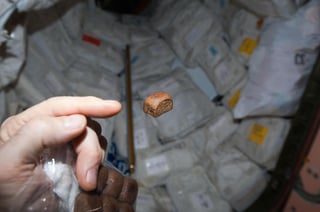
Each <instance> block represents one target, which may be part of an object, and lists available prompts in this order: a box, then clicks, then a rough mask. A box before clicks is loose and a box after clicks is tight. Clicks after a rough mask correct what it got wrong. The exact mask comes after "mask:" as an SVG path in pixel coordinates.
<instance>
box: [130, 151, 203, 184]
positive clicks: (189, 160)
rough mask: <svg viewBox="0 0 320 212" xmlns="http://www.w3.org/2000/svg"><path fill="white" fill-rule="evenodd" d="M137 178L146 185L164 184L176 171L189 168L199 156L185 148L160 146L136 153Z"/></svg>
mask: <svg viewBox="0 0 320 212" xmlns="http://www.w3.org/2000/svg"><path fill="white" fill-rule="evenodd" d="M136 159H137V160H136V170H135V173H134V177H135V179H137V181H138V182H139V183H140V184H142V185H143V186H145V187H148V188H150V187H154V186H159V185H164V183H165V180H166V179H167V178H168V177H169V176H170V175H172V174H173V173H175V172H180V171H182V170H185V169H186V170H189V169H190V168H191V167H193V166H194V164H195V163H196V162H197V160H198V158H197V156H196V155H195V154H194V153H193V152H192V151H190V150H188V149H184V148H179V147H175V148H169V149H168V148H167V147H165V146H164V147H161V146H160V147H158V148H155V149H153V150H150V151H146V152H144V153H143V154H142V153H140V154H138V155H136Z"/></svg>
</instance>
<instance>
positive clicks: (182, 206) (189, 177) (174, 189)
mask: <svg viewBox="0 0 320 212" xmlns="http://www.w3.org/2000/svg"><path fill="white" fill-rule="evenodd" d="M166 187H167V190H168V193H169V195H170V197H171V199H172V201H173V203H174V205H175V206H176V208H177V210H178V211H201V212H212V211H219V212H231V211H232V208H231V206H230V205H229V203H228V202H227V201H226V200H224V199H223V198H222V197H221V195H220V193H219V192H218V190H217V189H216V187H215V186H214V185H213V184H212V183H211V181H210V180H209V178H208V177H207V174H206V172H205V170H204V169H203V168H202V167H201V166H194V167H192V168H191V169H188V170H183V171H181V172H179V173H175V174H173V175H172V176H170V177H169V178H168V179H167V180H166Z"/></svg>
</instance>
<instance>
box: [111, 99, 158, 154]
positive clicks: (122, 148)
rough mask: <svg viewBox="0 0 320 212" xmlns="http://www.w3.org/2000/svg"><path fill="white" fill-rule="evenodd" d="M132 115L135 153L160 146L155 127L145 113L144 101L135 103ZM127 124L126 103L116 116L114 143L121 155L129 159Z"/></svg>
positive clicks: (135, 101)
mask: <svg viewBox="0 0 320 212" xmlns="http://www.w3.org/2000/svg"><path fill="white" fill-rule="evenodd" d="M132 115H133V130H134V132H133V134H134V148H135V151H136V152H139V151H143V150H146V149H149V148H151V149H153V148H155V147H158V146H160V142H159V141H158V137H157V131H156V129H155V128H154V127H153V125H152V122H151V119H150V118H149V117H148V115H147V114H145V113H144V112H143V101H141V100H134V101H133V103H132ZM127 122H128V119H127V106H126V102H122V110H121V112H120V113H119V114H118V115H117V116H115V131H114V133H115V137H114V141H115V143H116V145H117V147H118V151H119V154H120V155H121V156H124V157H128V137H127V136H128V134H127V124H128V123H127Z"/></svg>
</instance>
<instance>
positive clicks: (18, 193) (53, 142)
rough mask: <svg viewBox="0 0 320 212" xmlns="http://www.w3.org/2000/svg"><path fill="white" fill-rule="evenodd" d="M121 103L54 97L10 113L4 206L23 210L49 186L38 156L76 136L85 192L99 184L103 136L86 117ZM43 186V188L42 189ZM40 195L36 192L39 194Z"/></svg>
mask: <svg viewBox="0 0 320 212" xmlns="http://www.w3.org/2000/svg"><path fill="white" fill-rule="evenodd" d="M120 110H121V105H120V103H118V102H116V101H108V100H102V99H99V98H95V97H54V98H50V99H48V100H46V101H44V102H41V103H39V104H38V105H35V106H33V107H31V108H29V109H27V110H25V111H24V112H22V113H20V114H18V115H15V116H12V117H10V118H8V119H7V120H6V121H4V123H3V124H2V125H1V128H0V169H1V171H0V210H1V211H2V210H4V211H8V210H9V209H12V204H13V203H14V208H15V209H21V208H23V207H24V206H26V204H27V203H28V202H30V201H32V200H34V199H36V198H37V197H36V196H37V195H38V196H41V194H38V193H37V191H39V189H40V188H43V187H46V186H47V187H50V186H51V185H50V184H49V183H48V182H49V181H48V178H47V177H46V175H45V173H44V172H43V170H42V167H41V163H40V155H41V153H42V152H43V150H44V149H45V148H48V147H59V146H62V145H65V144H67V143H69V142H70V141H74V142H73V145H74V150H75V152H76V153H77V161H76V167H75V170H76V176H77V179H78V182H79V185H80V187H81V188H82V189H83V190H85V191H90V190H93V189H95V188H96V182H97V171H98V168H99V165H100V164H101V161H102V160H103V158H104V150H103V149H102V148H101V147H100V144H99V138H98V136H97V134H96V133H95V131H94V130H92V129H91V128H89V127H87V118H86V117H88V116H89V117H99V118H104V117H110V116H112V115H115V114H117V113H118V112H119V111H120ZM40 190H41V189H40ZM36 194H37V195H36Z"/></svg>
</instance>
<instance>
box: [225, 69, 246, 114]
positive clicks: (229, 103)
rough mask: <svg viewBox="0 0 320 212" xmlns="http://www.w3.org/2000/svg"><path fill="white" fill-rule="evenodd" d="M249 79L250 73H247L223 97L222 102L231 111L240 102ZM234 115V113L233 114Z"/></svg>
mask: <svg viewBox="0 0 320 212" xmlns="http://www.w3.org/2000/svg"><path fill="white" fill-rule="evenodd" d="M247 81H248V74H246V75H245V76H244V77H243V78H242V79H241V81H240V82H238V83H237V84H236V85H235V86H234V87H233V88H232V89H231V90H229V92H227V93H226V94H225V95H224V97H223V98H222V104H223V105H224V106H225V107H226V108H228V109H229V110H230V111H231V112H233V109H234V108H235V107H236V105H237V104H238V101H239V99H240V96H241V93H242V90H243V88H244V86H245V85H246V83H247ZM233 117H234V115H233Z"/></svg>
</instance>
